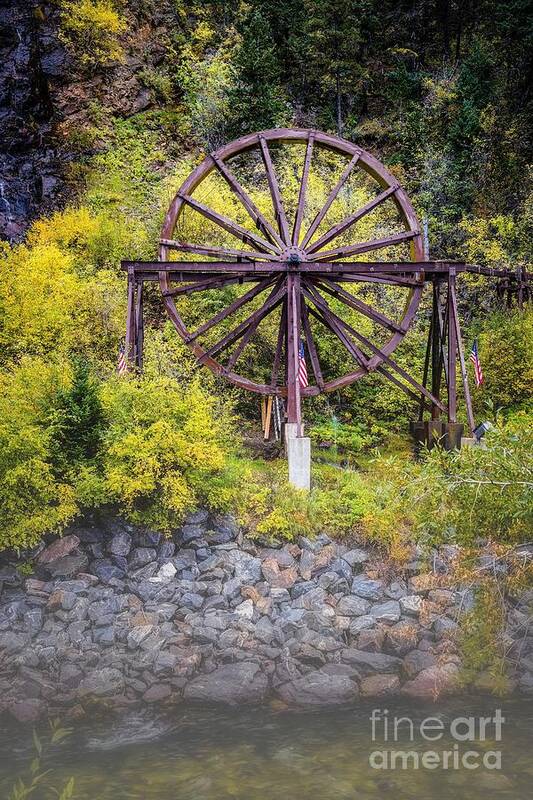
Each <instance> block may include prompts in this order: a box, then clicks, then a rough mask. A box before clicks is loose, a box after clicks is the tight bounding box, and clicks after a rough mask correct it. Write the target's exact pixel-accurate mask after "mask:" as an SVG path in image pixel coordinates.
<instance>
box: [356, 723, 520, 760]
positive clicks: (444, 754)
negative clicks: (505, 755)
mask: <svg viewBox="0 0 533 800" xmlns="http://www.w3.org/2000/svg"><path fill="white" fill-rule="evenodd" d="M370 723H371V727H372V742H373V743H374V745H375V746H376V748H377V749H375V750H373V751H372V752H371V753H370V755H369V763H370V766H371V767H372V768H373V769H380V770H394V769H445V770H459V769H468V770H477V769H487V770H497V769H501V767H502V754H501V750H498V749H488V747H487V745H486V744H484V743H486V742H489V743H490V744H491V745H492V743H497V742H501V740H502V725H503V724H504V723H505V717H503V716H502V712H501V709H499V708H497V709H496V710H495V712H494V715H493V716H492V717H454V718H452V719H449V720H447V721H446V722H444V721H443V720H442V719H440V718H439V717H437V716H435V717H425V718H424V719H422V720H416V721H415V720H413V719H412V718H411V717H409V716H392V715H391V714H389V711H388V710H387V709H386V708H385V709H380V708H375V709H374V710H373V711H372V714H371V715H370ZM405 741H407V742H409V745H410V747H405V745H404V744H403V743H404V742H405ZM400 743H401V745H400ZM478 744H481V746H480V747H479V748H477V747H476V745H478ZM496 746H497V745H496ZM400 747H401V748H402V749H400Z"/></svg>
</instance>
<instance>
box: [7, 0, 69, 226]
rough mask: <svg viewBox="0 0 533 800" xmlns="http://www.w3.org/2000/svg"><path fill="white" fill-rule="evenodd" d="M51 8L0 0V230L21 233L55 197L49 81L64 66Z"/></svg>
mask: <svg viewBox="0 0 533 800" xmlns="http://www.w3.org/2000/svg"><path fill="white" fill-rule="evenodd" d="M66 62H67V56H66V53H65V51H64V50H63V48H62V47H61V46H60V45H59V43H58V41H57V37H56V35H55V21H54V13H53V12H51V10H50V9H49V8H46V6H45V7H44V8H43V7H42V4H39V3H38V2H37V1H36V0H0V132H1V133H0V234H1V235H2V237H3V238H7V239H11V240H12V239H17V238H19V237H20V235H21V234H22V232H23V231H24V228H25V226H26V224H27V221H28V220H29V219H30V218H31V217H32V215H33V214H34V213H35V211H36V210H37V209H38V208H39V207H41V206H45V205H47V204H48V203H53V202H54V201H55V200H56V197H57V193H58V191H59V180H58V173H59V171H60V166H59V152H58V148H57V146H56V145H54V141H53V137H52V131H53V123H54V106H53V100H52V94H51V82H52V81H53V80H55V79H57V78H58V77H59V76H61V74H62V73H63V72H64V70H65V69H66Z"/></svg>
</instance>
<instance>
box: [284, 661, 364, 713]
mask: <svg viewBox="0 0 533 800" xmlns="http://www.w3.org/2000/svg"><path fill="white" fill-rule="evenodd" d="M278 694H279V695H280V697H281V699H282V700H284V701H285V702H286V703H289V704H290V705H298V706H330V705H339V704H344V703H353V702H354V701H355V700H356V699H357V697H358V696H359V689H358V687H357V683H355V681H353V680H352V679H351V678H350V677H349V676H348V675H342V674H331V673H330V672H329V671H325V670H324V669H318V670H314V671H313V672H308V673H307V674H306V675H302V676H301V677H299V678H296V679H295V680H293V681H290V682H289V683H285V684H284V685H282V686H280V687H279V688H278Z"/></svg>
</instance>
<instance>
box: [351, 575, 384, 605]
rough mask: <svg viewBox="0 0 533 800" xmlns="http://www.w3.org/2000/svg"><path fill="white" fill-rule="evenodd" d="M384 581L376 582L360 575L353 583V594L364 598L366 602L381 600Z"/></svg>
mask: <svg viewBox="0 0 533 800" xmlns="http://www.w3.org/2000/svg"><path fill="white" fill-rule="evenodd" d="M383 591H384V589H383V583H382V581H375V580H372V578H367V576H366V575H358V576H357V577H356V578H354V580H353V583H352V594H356V595H357V596H358V597H364V598H365V599H366V600H380V599H381V598H382V597H383Z"/></svg>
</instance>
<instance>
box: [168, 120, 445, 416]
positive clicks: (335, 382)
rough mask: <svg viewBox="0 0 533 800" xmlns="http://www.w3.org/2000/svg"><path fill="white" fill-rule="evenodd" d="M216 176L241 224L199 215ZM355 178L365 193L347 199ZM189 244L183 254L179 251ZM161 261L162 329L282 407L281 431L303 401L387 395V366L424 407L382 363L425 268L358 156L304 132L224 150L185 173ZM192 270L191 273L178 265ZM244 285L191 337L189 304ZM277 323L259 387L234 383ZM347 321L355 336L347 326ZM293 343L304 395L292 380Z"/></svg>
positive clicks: (386, 187)
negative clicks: (375, 378) (324, 177)
mask: <svg viewBox="0 0 533 800" xmlns="http://www.w3.org/2000/svg"><path fill="white" fill-rule="evenodd" d="M295 147H298V148H299V150H300V152H301V160H300V161H299V162H298V175H297V176H296V177H295V178H294V179H293V180H292V184H291V187H290V194H291V197H289V198H287V197H286V196H285V194H284V187H283V186H282V184H281V182H280V171H279V168H277V167H276V162H277V163H278V164H279V163H281V161H282V159H283V148H289V149H290V154H291V156H292V163H293V164H294V162H295V160H296V161H298V157H297V156H296V155H295V154H296V152H297V151H296V150H295ZM287 158H288V157H286V158H285V162H284V163H287ZM321 159H322V161H320V160H321ZM245 160H246V163H245ZM335 160H337V161H338V166H337V167H336V169H337V172H336V173H335V170H334V168H333V166H332V164H333V162H334V161H335ZM317 162H320V163H321V164H324V163H327V165H328V167H329V171H328V175H332V176H333V175H334V178H333V179H332V185H331V186H330V187H328V190H327V192H326V193H325V196H323V197H322V199H321V201H320V203H319V205H318V207H317V203H316V198H315V199H314V206H315V207H313V208H311V205H312V204H311V203H310V202H308V199H309V194H310V186H311V184H312V181H313V168H314V164H315V163H317ZM259 173H262V176H261V177H263V178H264V180H265V192H264V195H266V196H268V198H269V204H271V208H270V209H268V210H267V209H266V208H265V207H264V203H263V210H261V209H260V208H259V203H258V202H257V200H256V199H254V195H255V196H256V197H257V184H258V182H259V181H260V178H258V175H259ZM293 173H294V169H293ZM213 175H215V176H216V177H217V179H218V180H221V179H222V180H223V182H224V186H225V188H226V189H228V187H229V190H231V192H229V194H230V195H231V197H232V199H233V200H234V201H235V202H236V203H238V206H239V209H240V211H241V212H242V214H243V215H244V220H243V219H242V218H241V220H240V221H239V222H237V221H235V213H233V214H232V215H231V216H230V215H228V214H227V213H224V212H226V208H223V209H220V208H214V207H212V206H211V205H210V204H209V196H210V191H211V193H212V188H211V189H209V185H210V183H209V182H211V187H212V184H213ZM358 176H359V178H360V177H361V176H362V178H363V187H364V188H363V190H360V191H359V192H357V191H354V190H352V191H351V192H349V191H348V189H349V187H350V186H353V185H354V181H356V180H357V179H358ZM246 180H248V181H249V182H250V183H251V184H252V188H249V187H248V186H247V185H246ZM323 182H324V181H322V183H323ZM254 184H255V186H254ZM266 187H268V188H266ZM361 192H362V194H361ZM361 197H362V198H363V200H364V202H361ZM341 198H342V203H341V202H340V200H341ZM219 205H220V202H219ZM382 209H383V210H384V209H387V211H386V220H385V222H383V220H382V219H380V221H379V224H378V233H377V235H372V236H368V230H367V235H364V232H363V235H361V226H362V223H363V222H365V221H366V222H367V221H368V220H369V219H371V217H373V216H374V215H376V214H377V213H381V216H383V213H382ZM233 210H235V209H233ZM333 212H336V215H335V214H333ZM193 215H195V216H197V215H199V216H200V217H201V218H202V222H203V227H202V225H200V226H199V225H198V224H196V225H191V223H190V220H191V218H192V216H193ZM339 216H340V219H339ZM328 219H330V220H331V221H330V222H329V223H328ZM380 225H381V227H380ZM366 228H367V229H368V224H367V225H366ZM190 231H192V232H193V237H191V238H193V239H194V240H192V241H191V240H188V239H187V234H188V232H190ZM370 252H381V254H385V257H386V258H387V259H388V260H385V261H378V262H368V261H362V260H361V259H362V258H364V257H365V255H366V254H367V253H370ZM184 254H187V255H184ZM159 256H160V261H161V262H162V264H161V269H160V271H159V283H160V287H161V291H162V294H163V298H164V303H165V306H166V309H167V312H168V315H169V317H170V319H171V320H172V322H173V323H174V326H175V328H176V330H177V331H178V333H179V335H180V336H181V337H182V339H183V340H184V341H185V342H186V343H187V344H188V345H189V346H190V347H191V348H192V350H193V351H194V353H195V355H196V357H197V359H198V360H199V362H200V363H201V364H205V365H206V366H208V367H209V368H210V369H211V370H213V371H214V372H215V373H216V374H218V375H223V376H225V377H226V378H227V379H228V380H229V381H231V382H232V383H234V384H235V385H237V386H239V387H242V388H244V389H248V390H251V391H254V392H258V393H260V394H269V395H270V394H277V395H282V396H285V397H287V416H288V421H292V422H296V423H299V422H300V398H301V396H304V397H309V396H313V395H316V394H318V393H320V392H328V391H333V390H335V389H340V388H341V387H344V386H347V385H348V384H350V383H353V382H354V381H356V380H358V379H360V378H362V377H363V376H365V375H367V374H368V373H370V372H373V371H376V370H377V371H380V372H382V373H383V374H385V375H386V376H387V377H388V378H390V379H391V380H393V381H395V382H397V381H398V378H397V377H395V376H393V375H392V373H391V372H390V368H391V366H392V367H393V370H394V371H395V373H396V375H398V374H400V376H401V377H402V378H403V379H404V380H406V381H407V382H408V383H411V385H412V386H413V387H415V388H416V390H417V392H418V393H419V392H420V391H421V390H422V394H424V389H423V387H420V385H419V384H418V383H416V382H415V381H414V380H413V379H411V378H410V377H409V376H408V375H407V373H404V371H403V370H402V369H401V368H400V367H399V366H398V365H397V364H396V363H395V362H393V361H392V359H391V358H390V356H391V353H392V352H393V351H394V350H395V348H396V347H397V346H398V344H399V343H400V342H401V341H402V339H403V337H404V336H405V334H406V332H407V330H408V329H409V327H410V325H411V324H412V322H413V318H414V315H415V313H416V310H417V307H418V304H419V302H420V297H421V293H422V289H423V285H424V273H423V265H421V268H420V270H418V268H417V267H416V265H415V264H413V262H420V261H423V259H424V253H423V242H422V237H421V233H420V225H419V222H418V219H417V217H416V214H415V212H414V210H413V207H412V205H411V203H410V201H409V198H408V197H407V195H406V193H405V191H404V190H403V189H402V187H401V186H400V184H399V183H398V181H397V180H396V179H395V178H394V176H393V175H392V174H391V173H390V172H389V171H388V170H387V169H386V168H385V167H384V166H383V164H381V163H380V162H379V161H377V160H376V159H375V158H374V157H373V156H371V155H370V154H369V153H367V152H365V151H364V150H362V149H361V148H359V147H357V146H356V145H354V144H352V143H350V142H348V141H345V140H343V139H339V138H337V137H334V136H331V135H328V134H325V133H321V132H319V131H314V130H291V129H274V130H268V131H263V132H260V133H255V134H250V135H247V136H244V137H241V138H240V139H237V140H236V141H233V142H230V143H229V144H227V145H225V146H224V147H221V148H220V149H219V150H217V151H216V152H214V153H212V154H211V155H209V156H207V157H206V158H205V159H204V160H203V161H202V162H201V164H200V165H199V166H198V167H197V168H196V169H195V170H194V171H193V172H191V174H190V175H189V176H188V177H187V179H186V180H185V181H184V182H183V184H182V185H181V187H180V189H179V190H178V192H177V193H176V195H175V197H174V199H173V200H172V202H171V204H170V207H169V209H168V213H167V215H166V217H165V221H164V224H163V228H162V233H161V241H160V253H159ZM191 257H193V258H194V259H195V260H194V261H183V260H181V259H183V258H191ZM173 259H176V261H175V262H174V261H173ZM393 259H394V260H393ZM170 262H172V263H170ZM404 264H405V266H403V265H404ZM241 284H252V285H251V287H250V288H248V287H246V286H243V288H242V289H241V290H240V291H241V293H240V294H238V295H237V296H235V297H234V298H233V299H232V300H231V302H228V303H227V305H225V306H223V307H222V308H219V309H218V310H217V312H216V313H215V314H213V315H212V316H210V318H209V319H207V320H205V321H203V322H202V324H200V325H199V326H198V327H196V328H195V329H193V330H190V329H189V327H187V325H186V324H185V321H184V318H183V313H182V311H181V310H180V305H181V303H182V302H184V298H186V297H187V295H190V294H191V293H193V292H206V293H208V292H210V291H212V290H217V291H220V290H221V289H223V288H224V287H229V286H239V285H241ZM354 289H355V291H354ZM361 289H362V290H363V291H365V289H366V290H369V291H370V293H371V292H372V291H374V293H375V294H374V300H373V301H372V299H371V302H368V301H367V298H366V297H365V299H364V300H363V299H361V296H360V295H361ZM383 291H386V292H387V293H388V294H387V304H386V310H384V309H383V308H382V307H380V292H381V293H383ZM391 310H392V313H391ZM275 313H277V315H278V316H277V318H276V322H275V327H276V328H277V333H276V336H275V342H274V343H273V358H272V365H271V370H270V375H269V376H268V377H267V379H266V380H264V381H263V382H261V381H258V380H257V379H255V378H253V377H250V375H246V374H241V373H240V372H239V362H241V363H242V360H241V359H242V356H243V351H244V350H245V348H246V346H247V345H249V343H250V342H251V341H252V339H253V338H254V337H255V336H256V334H257V333H258V329H259V328H260V326H261V324H262V323H263V321H264V320H267V318H269V316H270V315H273V314H275ZM354 318H355V319H361V320H364V321H365V324H363V325H357V323H356V322H354ZM221 325H223V326H224V327H223V332H224V335H219V336H217V335H216V334H214V332H216V329H217V327H219V326H221ZM228 325H229V327H228ZM316 325H320V326H322V330H323V335H329V336H330V337H332V338H333V339H334V340H335V341H336V342H337V345H338V347H341V348H343V351H344V352H345V355H346V359H345V360H344V359H343V371H342V373H341V374H336V375H331V374H328V375H326V374H324V371H323V369H322V365H321V359H320V352H319V347H318V346H317V342H316V337H315V335H314V331H315V326H316ZM369 325H370V326H371V328H372V330H371V331H370V332H369V330H368V326H369ZM374 331H375V333H374ZM301 343H304V345H305V351H304V353H305V356H304V357H305V358H306V359H307V361H308V365H307V366H308V373H309V382H308V385H302V382H301V381H300V380H298V369H299V359H301V354H302V349H301V347H302V345H301ZM426 394H427V396H428V398H429V399H430V400H431V401H433V400H434V398H432V397H430V395H429V393H427V392H426ZM418 396H419V395H418Z"/></svg>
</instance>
